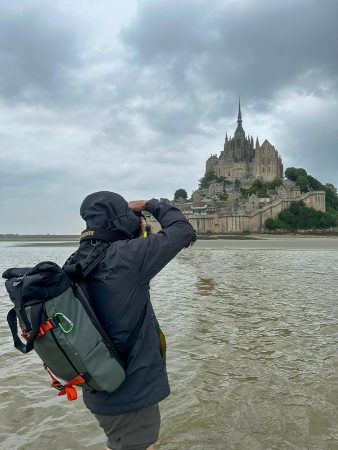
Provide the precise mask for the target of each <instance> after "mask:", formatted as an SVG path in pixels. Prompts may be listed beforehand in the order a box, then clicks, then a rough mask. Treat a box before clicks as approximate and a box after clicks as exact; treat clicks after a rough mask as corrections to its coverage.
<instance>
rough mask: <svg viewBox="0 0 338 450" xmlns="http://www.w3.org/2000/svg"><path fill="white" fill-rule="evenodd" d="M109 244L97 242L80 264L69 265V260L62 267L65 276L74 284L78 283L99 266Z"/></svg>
mask: <svg viewBox="0 0 338 450" xmlns="http://www.w3.org/2000/svg"><path fill="white" fill-rule="evenodd" d="M109 246H110V242H101V241H100V242H99V243H98V244H97V245H95V246H94V247H93V249H92V250H91V252H90V253H89V254H88V256H87V258H86V259H85V260H84V261H83V262H81V263H74V264H69V262H70V261H69V259H68V260H67V261H66V263H65V265H64V266H63V270H64V271H65V273H66V275H67V276H68V277H69V278H70V279H71V280H72V281H73V282H75V283H80V282H81V281H83V280H85V278H87V276H88V275H89V274H90V273H91V272H92V271H93V270H94V269H95V268H96V267H97V266H98V265H99V264H100V262H101V261H102V260H103V258H104V257H105V256H106V253H107V249H108V247H109ZM67 263H68V264H67Z"/></svg>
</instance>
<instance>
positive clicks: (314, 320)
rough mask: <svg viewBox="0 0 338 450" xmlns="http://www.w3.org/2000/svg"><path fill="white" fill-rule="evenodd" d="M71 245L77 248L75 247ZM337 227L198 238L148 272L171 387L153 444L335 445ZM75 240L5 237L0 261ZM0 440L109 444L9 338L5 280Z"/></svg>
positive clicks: (58, 446) (33, 259)
mask: <svg viewBox="0 0 338 450" xmlns="http://www.w3.org/2000/svg"><path fill="white" fill-rule="evenodd" d="M74 250H75V247H74ZM337 250H338V240H337V239H335V238H273V239H271V240H270V239H268V240H262V241H199V242H197V244H195V246H194V247H193V248H192V249H188V250H184V251H183V252H181V254H180V255H179V256H178V257H177V258H176V259H175V260H174V261H172V262H171V263H170V264H169V265H168V266H167V267H166V268H165V269H164V270H163V271H162V272H161V273H160V274H159V275H158V276H157V277H156V278H155V279H154V280H153V281H152V283H151V295H152V301H153V304H154V308H155V311H156V313H157V315H158V318H159V320H160V322H161V324H162V327H163V329H164V331H165V333H166V335H167V340H168V346H169V349H168V358H167V360H168V371H169V376H170V381H171V388H172V394H171V396H170V397H169V398H168V399H167V400H165V401H164V402H162V403H161V411H162V430H161V437H160V441H159V443H158V446H157V448H158V449H161V450H164V449H165V450H176V449H189V450H190V449H191V450H197V449H217V450H218V449H219V450H221V449H222V450H223V449H229V450H235V449H236V450H247V449H249V450H251V449H252V450H256V449H257V450H261V449H262V450H263V449H264V450H265V449H276V450H277V449H278V450H280V449H283V450H284V449H295V450H301V449H304V450H305V449H320V450H325V449H329V450H331V449H338V426H337V423H338V409H337V406H338V375H337V368H338V357H337V344H338V307H337V292H336V278H337V276H336V273H337V267H338V252H337ZM72 251H73V249H72V248H71V247H69V246H68V247H66V246H65V247H62V246H58V247H55V246H52V247H41V246H39V247H31V246H30V247H18V246H15V245H14V244H12V243H8V242H6V243H4V242H3V243H0V252H1V256H0V270H1V271H3V270H4V269H5V268H7V267H11V266H26V265H34V264H36V263H37V262H39V261H41V260H54V261H57V262H59V263H60V264H62V262H63V261H64V260H65V258H66V257H67V256H68V255H69V254H70V253H71V252H72ZM0 296H1V304H0V314H1V322H0V378H1V390H0V442H1V444H0V448H1V449H13V450H14V449H25V450H26V449H27V450H37V449H47V448H48V447H52V448H53V449H55V450H66V449H69V450H78V449H81V448H90V449H93V450H99V449H104V448H105V438H104V437H103V436H102V433H101V431H100V428H99V427H98V425H97V424H96V423H95V421H94V420H93V418H92V415H91V413H90V412H88V411H87V410H86V409H85V407H84V405H83V402H82V400H81V398H80V399H79V400H78V401H77V402H75V403H72V402H67V400H66V399H65V398H64V397H61V398H58V397H56V395H55V394H54V392H52V390H51V389H50V388H49V381H48V380H47V378H46V376H45V374H44V373H43V370H42V369H41V365H40V362H39V359H38V358H37V357H36V356H35V355H28V356H23V355H20V354H19V352H17V351H16V350H15V349H13V347H12V343H11V338H10V336H9V331H8V328H7V326H6V322H5V315H6V313H7V310H8V309H9V307H10V301H9V300H8V298H7V296H6V293H5V289H4V285H3V283H2V284H1V286H0Z"/></svg>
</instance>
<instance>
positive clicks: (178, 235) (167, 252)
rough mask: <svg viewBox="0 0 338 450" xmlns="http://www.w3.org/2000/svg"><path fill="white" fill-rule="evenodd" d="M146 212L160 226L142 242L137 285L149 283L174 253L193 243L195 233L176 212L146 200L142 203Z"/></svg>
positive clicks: (170, 207)
mask: <svg viewBox="0 0 338 450" xmlns="http://www.w3.org/2000/svg"><path fill="white" fill-rule="evenodd" d="M146 210H147V211H149V212H150V213H151V214H152V215H153V216H154V218H155V219H156V220H157V221H158V222H159V223H160V225H161V226H162V230H161V231H159V232H158V233H157V234H151V235H150V236H149V237H147V238H146V239H142V241H141V246H142V250H143V251H141V252H140V256H141V258H142V261H139V277H140V281H141V282H146V281H149V280H150V279H151V278H153V277H154V276H155V275H156V274H157V273H158V272H160V270H162V269H163V267H164V266H166V265H167V264H168V262H169V261H171V260H172V259H173V258H174V257H175V256H176V255H177V253H179V252H180V251H181V250H182V249H183V248H184V247H187V246H188V245H189V244H190V243H191V242H192V241H195V240H196V232H195V230H194V229H193V227H192V226H191V225H190V223H189V222H188V220H187V219H186V218H185V216H184V215H183V214H182V212H181V211H180V210H178V209H177V208H174V207H173V206H171V205H168V204H166V203H161V202H157V201H155V200H150V201H149V202H147V203H146Z"/></svg>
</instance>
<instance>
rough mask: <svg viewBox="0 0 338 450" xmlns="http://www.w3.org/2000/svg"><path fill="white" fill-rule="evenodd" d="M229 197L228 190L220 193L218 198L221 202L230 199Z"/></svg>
mask: <svg viewBox="0 0 338 450" xmlns="http://www.w3.org/2000/svg"><path fill="white" fill-rule="evenodd" d="M228 197H229V195H228V193H227V192H222V193H221V194H219V195H218V199H219V200H220V201H221V202H226V201H227V200H228Z"/></svg>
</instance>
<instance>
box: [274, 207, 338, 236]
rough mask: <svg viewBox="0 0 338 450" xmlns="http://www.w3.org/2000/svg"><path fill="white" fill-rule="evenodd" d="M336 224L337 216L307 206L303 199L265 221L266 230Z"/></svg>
mask: <svg viewBox="0 0 338 450" xmlns="http://www.w3.org/2000/svg"><path fill="white" fill-rule="evenodd" d="M337 225H338V216H335V214H332V213H331V212H327V213H324V212H322V211H317V210H316V209H314V208H308V207H307V206H305V203H304V202H303V201H299V202H294V203H291V205H290V207H289V208H287V209H284V210H283V211H282V212H280V213H279V214H278V216H277V217H276V218H275V219H267V220H266V221H265V227H266V228H267V229H268V230H277V229H282V230H283V229H284V230H290V231H295V230H310V229H326V228H330V227H335V226H337Z"/></svg>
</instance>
